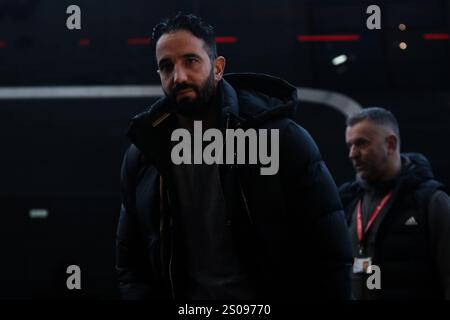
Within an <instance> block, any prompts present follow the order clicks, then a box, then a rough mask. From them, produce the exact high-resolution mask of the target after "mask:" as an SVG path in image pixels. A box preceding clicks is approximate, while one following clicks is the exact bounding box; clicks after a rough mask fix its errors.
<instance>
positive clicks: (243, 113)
mask: <svg viewBox="0 0 450 320" xmlns="http://www.w3.org/2000/svg"><path fill="white" fill-rule="evenodd" d="M221 82H222V84H221V85H222V90H220V92H221V93H222V94H224V95H225V96H227V97H228V101H225V103H224V104H223V105H225V106H227V107H228V108H231V112H232V113H233V114H234V115H235V116H237V117H239V118H240V119H241V120H243V123H242V126H251V125H257V124H258V123H261V122H264V121H266V120H269V119H272V118H274V117H280V116H284V117H290V118H292V117H294V116H295V114H296V112H297V108H298V103H299V100H298V94H297V88H296V87H295V86H293V85H291V84H290V83H288V82H287V81H285V80H283V79H280V78H276V77H273V76H269V75H265V74H257V73H230V74H226V75H224V77H223V81H221ZM233 99H234V101H233ZM227 102H228V103H227Z"/></svg>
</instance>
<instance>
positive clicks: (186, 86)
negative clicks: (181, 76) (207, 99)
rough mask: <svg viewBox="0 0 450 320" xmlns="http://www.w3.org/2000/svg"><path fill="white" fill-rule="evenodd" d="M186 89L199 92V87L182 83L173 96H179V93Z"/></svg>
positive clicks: (176, 87) (178, 85)
mask: <svg viewBox="0 0 450 320" xmlns="http://www.w3.org/2000/svg"><path fill="white" fill-rule="evenodd" d="M186 89H192V90H194V91H197V87H195V86H194V85H192V84H188V83H180V84H177V85H176V86H175V87H174V88H173V91H172V94H173V95H174V96H175V95H177V93H178V92H180V91H183V90H186Z"/></svg>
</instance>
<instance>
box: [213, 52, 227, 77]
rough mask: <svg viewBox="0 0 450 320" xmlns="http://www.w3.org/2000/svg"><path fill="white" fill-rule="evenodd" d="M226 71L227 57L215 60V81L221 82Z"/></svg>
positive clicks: (219, 57)
mask: <svg viewBox="0 0 450 320" xmlns="http://www.w3.org/2000/svg"><path fill="white" fill-rule="evenodd" d="M224 70H225V57H222V56H218V57H217V58H216V59H214V80H215V81H216V83H217V82H219V81H220V80H221V79H222V76H223V72H224Z"/></svg>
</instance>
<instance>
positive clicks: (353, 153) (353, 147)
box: [348, 146, 359, 160]
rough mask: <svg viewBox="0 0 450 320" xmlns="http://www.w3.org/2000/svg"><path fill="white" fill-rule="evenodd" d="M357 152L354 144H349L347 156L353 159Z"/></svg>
mask: <svg viewBox="0 0 450 320" xmlns="http://www.w3.org/2000/svg"><path fill="white" fill-rule="evenodd" d="M358 154H359V151H358V148H356V147H355V146H351V147H350V150H349V152H348V157H349V158H350V159H351V160H353V159H355V158H356V157H357V156H358Z"/></svg>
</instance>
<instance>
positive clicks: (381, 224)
mask: <svg viewBox="0 0 450 320" xmlns="http://www.w3.org/2000/svg"><path fill="white" fill-rule="evenodd" d="M393 185H394V186H393V191H392V198H391V200H390V201H389V202H388V203H387V205H386V207H385V209H383V210H382V211H381V212H380V215H379V216H378V217H377V219H376V221H375V223H374V224H373V227H372V228H371V229H370V231H369V233H368V237H367V241H366V242H365V244H364V252H365V255H366V256H370V257H372V259H373V263H374V264H375V265H377V266H379V267H380V270H381V290H368V289H367V287H366V285H365V281H366V278H367V276H364V277H363V276H358V275H355V276H354V278H355V279H356V278H358V279H359V280H358V279H356V280H358V281H355V279H354V285H357V286H359V287H361V289H359V288H358V289H355V290H354V291H355V292H357V291H358V292H359V291H361V293H360V295H361V296H360V297H359V298H361V299H387V300H392V299H436V298H437V299H442V298H443V297H444V289H445V288H444V286H443V285H442V281H441V279H440V277H439V272H438V271H439V270H438V266H437V262H438V261H439V260H440V261H441V262H443V261H448V259H449V253H448V251H447V252H446V253H444V254H441V256H442V257H439V258H438V257H437V245H436V244H435V243H433V241H431V239H430V238H431V237H430V229H432V230H433V231H434V229H436V230H438V229H439V227H433V228H430V225H429V219H430V212H429V207H430V200H431V198H432V196H433V195H434V194H435V193H436V191H437V190H440V189H443V185H442V184H441V183H440V182H438V181H436V180H434V177H433V174H432V170H431V166H430V163H429V162H428V160H427V159H426V158H425V157H424V156H423V155H421V154H417V153H408V154H402V170H401V173H400V175H399V176H398V177H397V179H396V180H395V183H394V184H393ZM339 191H340V194H341V199H342V203H343V205H344V209H345V212H346V215H347V220H348V223H349V225H350V226H351V229H350V232H351V233H355V232H356V231H355V227H354V226H355V225H354V216H355V211H356V210H355V208H356V204H357V202H358V201H359V200H360V199H361V198H362V197H363V195H364V192H365V190H364V188H363V187H362V186H361V185H360V184H359V183H358V182H356V181H355V182H352V183H347V184H344V185H343V186H341V187H340V190H339ZM433 214H435V215H444V214H448V212H436V213H433ZM435 220H436V221H438V220H437V219H435ZM439 220H441V219H439ZM408 221H414V223H408ZM442 221H444V220H442ZM447 238H448V236H447V237H446V239H447ZM353 245H354V250H353V252H355V251H356V246H357V244H356V243H354V244H353ZM445 263H446V264H447V265H448V262H445ZM447 273H448V271H447ZM357 282H361V285H359V284H358V283H357Z"/></svg>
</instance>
